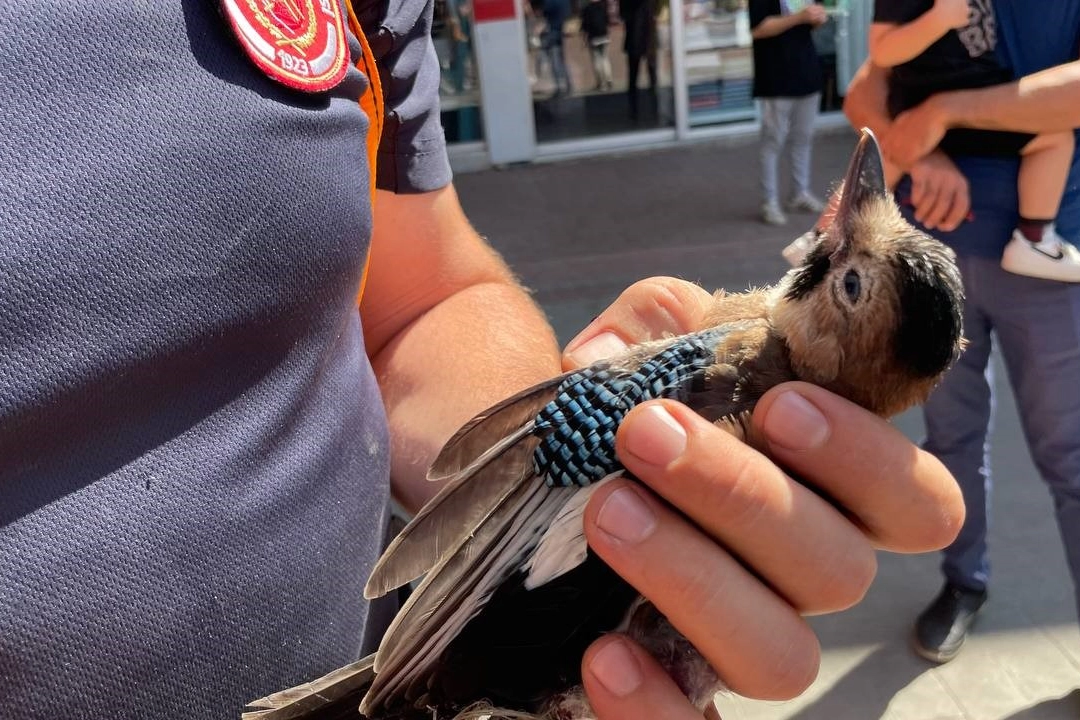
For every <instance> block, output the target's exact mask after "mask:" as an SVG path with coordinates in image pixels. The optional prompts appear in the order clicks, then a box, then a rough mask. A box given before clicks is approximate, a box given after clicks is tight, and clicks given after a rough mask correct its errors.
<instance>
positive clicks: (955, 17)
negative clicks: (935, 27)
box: [930, 0, 971, 30]
mask: <svg viewBox="0 0 1080 720" xmlns="http://www.w3.org/2000/svg"><path fill="white" fill-rule="evenodd" d="M930 12H932V13H933V14H934V18H935V19H936V20H937V22H938V23H939V25H940V27H942V28H944V29H946V30H953V29H959V28H964V27H967V24H968V20H969V19H970V18H971V8H970V7H968V2H967V0H934V7H933V9H932V10H931V11H930Z"/></svg>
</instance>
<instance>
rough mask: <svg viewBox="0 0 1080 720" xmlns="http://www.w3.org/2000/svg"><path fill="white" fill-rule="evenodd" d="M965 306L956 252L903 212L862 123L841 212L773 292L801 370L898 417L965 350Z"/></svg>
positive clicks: (779, 321) (777, 319) (780, 324)
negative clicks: (799, 264)
mask: <svg viewBox="0 0 1080 720" xmlns="http://www.w3.org/2000/svg"><path fill="white" fill-rule="evenodd" d="M962 307H963V287H962V285H961V281H960V273H959V271H958V270H957V268H956V264H955V262H954V255H953V253H952V251H951V250H949V249H948V248H947V247H945V246H944V245H943V244H941V243H940V242H938V241H937V240H935V239H934V238H932V237H930V236H929V235H927V234H926V233H923V232H920V231H919V230H917V229H915V228H914V227H912V226H911V225H910V224H909V223H908V222H907V221H905V220H904V218H903V217H902V216H901V215H900V211H899V210H898V209H897V206H896V203H895V202H894V201H893V199H892V196H891V194H890V193H889V191H888V189H887V188H886V186H885V177H884V172H883V168H882V161H881V154H880V151H879V150H878V146H877V141H876V140H875V139H874V136H873V134H872V133H871V132H870V131H869V130H863V132H862V137H861V138H860V139H859V144H858V147H856V149H855V153H854V155H853V156H852V158H851V164H850V165H849V167H848V171H847V174H846V176H845V178H844V184H843V187H842V191H841V196H840V200H839V203H838V205H837V206H836V211H835V215H834V216H833V218H832V220H831V222H829V223H828V225H827V226H826V227H825V228H824V229H821V230H819V231H818V242H817V244H816V246H815V247H814V249H813V250H812V251H811V252H810V254H809V255H808V256H807V258H806V260H805V261H804V262H803V264H802V265H801V266H800V267H798V268H795V269H794V270H791V271H790V272H789V273H788V274H787V275H786V276H785V277H784V279H783V280H782V281H781V282H780V284H779V285H778V286H777V289H776V295H775V296H774V304H773V321H774V323H775V325H776V327H777V329H778V330H779V332H780V333H781V335H782V337H784V338H785V341H786V342H787V344H788V347H789V350H790V353H791V358H792V364H793V367H794V369H795V371H796V373H798V375H799V376H800V377H802V378H803V379H805V380H808V381H810V382H814V383H817V384H819V385H822V386H824V387H826V388H828V389H830V390H833V391H834V392H837V393H839V394H841V395H844V396H845V397H848V398H849V399H851V400H853V401H855V402H857V403H859V404H860V405H863V406H864V407H867V408H868V409H870V410H872V411H874V412H876V413H878V414H880V415H884V416H889V415H893V414H895V413H897V412H900V411H901V410H904V409H905V408H907V407H909V406H910V405H912V404H915V403H917V402H921V401H922V400H924V399H925V398H926V395H927V394H928V393H929V392H930V390H931V389H932V388H933V386H934V385H935V384H936V383H937V381H938V380H939V379H940V377H941V375H942V373H944V372H945V370H947V369H948V368H949V366H950V365H951V364H952V363H953V361H954V360H956V358H957V357H958V356H959V354H960V351H961V350H962V348H963V339H962V334H963V327H962V321H961V312H962Z"/></svg>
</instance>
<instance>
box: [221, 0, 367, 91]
mask: <svg viewBox="0 0 1080 720" xmlns="http://www.w3.org/2000/svg"><path fill="white" fill-rule="evenodd" d="M221 5H222V7H223V8H224V9H225V15H226V17H228V18H229V23H230V24H231V25H232V28H233V31H234V32H235V33H236V36H237V37H238V38H239V39H240V44H241V45H242V46H243V47H244V50H245V51H247V54H248V56H249V57H250V58H251V59H252V61H254V63H255V64H256V65H257V66H258V67H259V69H260V70H262V71H263V72H265V73H266V74H267V75H269V76H270V77H271V78H273V79H274V80H277V81H278V82H280V83H283V84H285V85H288V86H289V87H291V88H293V89H296V90H305V91H307V92H323V91H325V90H329V89H330V88H332V87H334V86H335V85H337V84H338V83H339V82H341V79H342V78H343V77H345V71H346V70H347V69H348V66H347V64H346V59H347V58H348V55H349V49H348V46H347V45H346V44H345V21H344V19H343V18H342V13H341V6H340V5H339V4H338V0H221Z"/></svg>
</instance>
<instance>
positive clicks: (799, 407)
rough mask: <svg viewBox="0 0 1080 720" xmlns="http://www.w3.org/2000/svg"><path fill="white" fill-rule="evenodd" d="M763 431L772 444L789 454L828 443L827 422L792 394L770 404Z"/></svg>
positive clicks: (805, 402) (784, 394)
mask: <svg viewBox="0 0 1080 720" xmlns="http://www.w3.org/2000/svg"><path fill="white" fill-rule="evenodd" d="M762 427H763V429H764V431H765V435H766V437H768V438H769V441H770V442H771V443H773V444H774V445H779V446H781V447H784V448H787V449H788V450H813V449H815V448H819V447H821V446H822V445H824V444H825V441H826V440H828V439H829V422H828V420H826V419H825V416H824V415H822V414H821V411H820V410H818V409H817V408H816V407H814V405H813V404H812V403H811V402H810V401H809V400H807V399H806V398H804V397H803V396H802V395H800V394H799V393H797V392H795V391H793V390H788V391H787V392H785V393H783V394H782V395H780V397H778V398H776V400H774V401H773V403H772V405H770V406H769V412H768V414H767V415H766V416H765V421H764V423H763V425H762Z"/></svg>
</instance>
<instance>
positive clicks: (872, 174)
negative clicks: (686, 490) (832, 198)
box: [833, 128, 889, 252]
mask: <svg viewBox="0 0 1080 720" xmlns="http://www.w3.org/2000/svg"><path fill="white" fill-rule="evenodd" d="M888 194H889V191H888V188H886V187H885V167H884V165H883V164H882V160H881V149H880V148H879V147H878V143H877V138H875V137H874V133H873V132H871V130H870V129H869V128H863V129H862V134H861V135H860V137H859V144H858V145H856V146H855V152H854V153H853V154H852V156H851V162H850V163H849V164H848V169H847V173H846V174H845V175H844V185H843V190H842V192H841V196H840V203H839V205H838V206H837V208H836V215H835V216H834V218H833V223H834V224H836V225H839V226H840V227H838V228H837V229H838V230H840V232H839V233H838V235H839V237H840V247H838V248H837V249H836V252H840V251H843V250H846V249H847V245H848V243H850V242H851V236H852V233H851V232H850V229H849V228H848V227H847V226H848V224H849V223H850V222H851V220H852V218H853V217H854V216H855V215H856V214H857V213H858V211H859V210H860V209H862V207H863V205H864V204H865V203H866V201H867V200H870V199H871V198H875V197H878V198H880V197H888Z"/></svg>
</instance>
